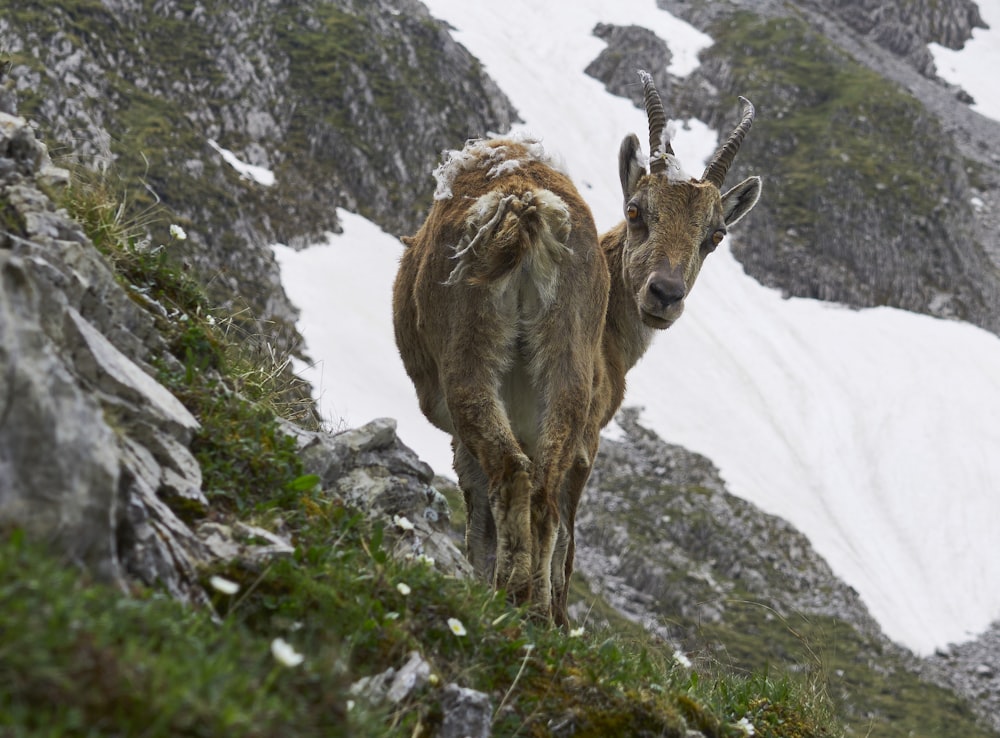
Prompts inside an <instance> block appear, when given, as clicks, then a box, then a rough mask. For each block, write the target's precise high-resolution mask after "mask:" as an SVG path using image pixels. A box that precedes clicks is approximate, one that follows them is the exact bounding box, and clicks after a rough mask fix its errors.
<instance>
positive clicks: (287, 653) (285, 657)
mask: <svg viewBox="0 0 1000 738" xmlns="http://www.w3.org/2000/svg"><path fill="white" fill-rule="evenodd" d="M271 655H273V656H274V658H275V660H276V661H277V662H278V663H279V664H281V665H282V666H287V667H288V668H289V669H292V668H294V667H296V666H298V665H299V664H301V663H302V662H303V661H304V660H305V658H306V657H305V656H303V655H302V654H301V653H299V652H298V651H296V650H295V649H294V648H293V647H292V645H291V644H290V643H288V642H286V641H285V640H284V639H283V638H275V639H274V640H273V641H271Z"/></svg>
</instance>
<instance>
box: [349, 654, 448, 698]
mask: <svg viewBox="0 0 1000 738" xmlns="http://www.w3.org/2000/svg"><path fill="white" fill-rule="evenodd" d="M430 675H431V665H430V664H429V663H428V662H427V660H426V659H425V658H424V657H423V656H421V655H420V653H419V652H418V651H411V652H410V653H409V655H408V657H407V661H406V663H405V664H403V665H402V666H401V667H400V668H399V669H398V670H397V669H394V668H392V667H389V668H388V669H386V670H385V671H383V672H381V673H380V674H375V675H374V676H370V677H362V678H361V679H359V680H358V681H356V682H355V683H354V684H352V685H351V688H350V693H351V694H352V695H354V696H355V697H362V698H364V699H366V700H368V701H369V702H373V703H376V704H377V703H379V702H382V701H385V700H388V701H389V702H391V703H392V704H394V705H395V704H399V703H400V702H402V701H403V700H405V699H406V698H407V697H409V696H410V694H411V693H413V692H414V691H417V690H420V689H422V688H423V687H424V686H426V685H427V683H428V681H429V679H430Z"/></svg>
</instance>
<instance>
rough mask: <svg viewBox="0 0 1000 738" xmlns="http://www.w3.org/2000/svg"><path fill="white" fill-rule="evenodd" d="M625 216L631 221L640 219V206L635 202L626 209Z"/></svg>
mask: <svg viewBox="0 0 1000 738" xmlns="http://www.w3.org/2000/svg"><path fill="white" fill-rule="evenodd" d="M625 215H627V216H628V219H629V220H635V219H636V218H638V217H639V206H638V205H636V204H635V203H634V202H630V203H629V204H628V207H626V208H625Z"/></svg>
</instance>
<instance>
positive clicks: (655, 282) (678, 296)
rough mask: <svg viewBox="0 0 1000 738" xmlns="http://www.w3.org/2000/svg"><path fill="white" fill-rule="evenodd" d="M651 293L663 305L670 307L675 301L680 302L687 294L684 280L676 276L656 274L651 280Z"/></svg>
mask: <svg viewBox="0 0 1000 738" xmlns="http://www.w3.org/2000/svg"><path fill="white" fill-rule="evenodd" d="M648 287H649V294H650V295H652V296H653V297H654V298H655V299H656V301H657V302H659V303H660V305H661V306H662V307H670V306H671V305H673V304H674V303H675V302H680V301H681V300H683V299H684V296H685V295H686V294H687V288H686V287H685V286H684V280H682V279H677V278H674V277H657V276H654V277H653V278H652V279H650V280H649V285H648Z"/></svg>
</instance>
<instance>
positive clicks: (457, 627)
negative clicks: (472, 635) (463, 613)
mask: <svg viewBox="0 0 1000 738" xmlns="http://www.w3.org/2000/svg"><path fill="white" fill-rule="evenodd" d="M448 627H449V628H451V632H452V633H454V634H455V635H457V636H459V637H461V636H464V635H465V634H466V633H467V632H468V631H467V630H466V629H465V626H464V625H462V621H461V620H459V619H458V618H448Z"/></svg>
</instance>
